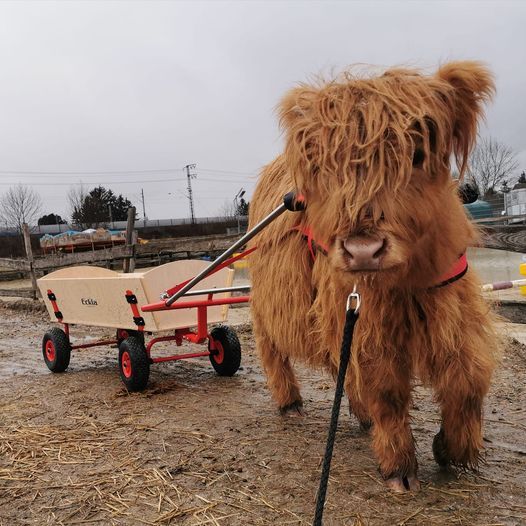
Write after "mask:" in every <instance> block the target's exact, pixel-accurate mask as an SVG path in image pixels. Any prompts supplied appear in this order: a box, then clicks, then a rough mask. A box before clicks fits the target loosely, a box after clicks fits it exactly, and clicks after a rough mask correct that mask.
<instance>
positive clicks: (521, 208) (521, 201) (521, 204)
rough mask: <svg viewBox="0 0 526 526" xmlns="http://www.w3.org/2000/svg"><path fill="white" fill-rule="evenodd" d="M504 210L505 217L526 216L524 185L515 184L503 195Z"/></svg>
mask: <svg viewBox="0 0 526 526" xmlns="http://www.w3.org/2000/svg"><path fill="white" fill-rule="evenodd" d="M504 209H505V211H506V215H507V216H518V215H524V214H526V183H517V184H516V185H515V186H514V187H513V189H512V190H510V191H509V192H508V193H507V194H504Z"/></svg>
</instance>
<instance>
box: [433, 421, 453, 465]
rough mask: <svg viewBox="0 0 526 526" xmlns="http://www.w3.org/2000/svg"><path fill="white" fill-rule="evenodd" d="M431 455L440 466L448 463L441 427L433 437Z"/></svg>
mask: <svg viewBox="0 0 526 526" xmlns="http://www.w3.org/2000/svg"><path fill="white" fill-rule="evenodd" d="M433 457H434V458H435V462H436V463H437V464H438V465H439V466H440V467H442V468H445V467H447V466H448V465H449V463H450V458H449V455H448V452H447V447H446V444H445V443H444V431H443V430H442V429H441V430H440V431H439V432H438V433H437V434H436V435H435V438H433Z"/></svg>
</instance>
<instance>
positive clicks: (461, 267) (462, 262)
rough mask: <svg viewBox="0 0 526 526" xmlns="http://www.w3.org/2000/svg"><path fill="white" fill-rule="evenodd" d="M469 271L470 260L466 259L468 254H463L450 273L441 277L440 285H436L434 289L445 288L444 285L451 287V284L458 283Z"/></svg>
mask: <svg viewBox="0 0 526 526" xmlns="http://www.w3.org/2000/svg"><path fill="white" fill-rule="evenodd" d="M467 271H468V258H467V257H466V253H465V252H464V254H462V255H461V256H460V257H459V258H458V259H457V260H456V261H455V263H454V265H453V266H452V267H451V269H450V270H449V272H446V273H445V274H443V275H442V276H440V281H439V283H438V285H435V286H434V287H433V288H434V289H437V288H439V287H443V286H444V285H449V284H450V283H453V282H454V281H457V279H460V278H461V277H462V276H464V274H465V273H466V272H467Z"/></svg>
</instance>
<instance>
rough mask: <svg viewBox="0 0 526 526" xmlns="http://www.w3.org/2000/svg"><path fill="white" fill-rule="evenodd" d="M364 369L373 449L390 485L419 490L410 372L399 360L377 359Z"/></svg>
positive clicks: (399, 489)
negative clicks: (411, 406) (411, 407)
mask: <svg viewBox="0 0 526 526" xmlns="http://www.w3.org/2000/svg"><path fill="white" fill-rule="evenodd" d="M375 362H376V363H375V364H374V366H373V367H371V368H370V369H369V370H365V371H362V382H363V383H362V385H363V387H362V389H363V391H366V392H367V400H368V402H369V403H368V410H369V414H370V416H371V419H372V422H373V428H372V439H373V450H374V452H375V454H376V457H377V459H378V462H379V469H380V473H381V475H382V477H383V478H384V480H385V482H386V484H387V486H388V487H389V488H390V489H392V490H393V491H396V492H404V491H410V490H414V491H417V490H419V489H420V483H419V481H418V478H417V467H418V466H417V461H416V455H415V443H414V439H413V434H412V432H411V427H410V425H409V407H410V399H411V385H410V372H409V367H408V366H407V364H405V366H404V364H401V363H400V360H398V359H396V358H395V359H393V358H389V359H385V358H384V359H381V360H378V361H377V360H375Z"/></svg>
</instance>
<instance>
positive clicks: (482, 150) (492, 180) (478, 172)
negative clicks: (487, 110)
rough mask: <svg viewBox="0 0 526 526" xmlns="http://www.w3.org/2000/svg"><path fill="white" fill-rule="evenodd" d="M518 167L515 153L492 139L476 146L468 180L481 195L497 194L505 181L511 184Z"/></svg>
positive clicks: (470, 162)
mask: <svg viewBox="0 0 526 526" xmlns="http://www.w3.org/2000/svg"><path fill="white" fill-rule="evenodd" d="M518 166H519V163H518V162H517V158H516V156H515V153H514V151H513V150H512V149H511V148H509V147H508V146H506V145H505V144H502V143H500V142H498V141H497V140H495V139H492V138H491V137H490V138H488V139H482V140H481V141H480V142H479V143H478V144H477V145H476V146H475V148H474V150H473V153H472V154H471V157H470V159H469V171H468V178H469V179H471V180H472V181H473V182H474V183H475V184H476V186H477V188H478V191H479V194H480V195H481V196H486V195H487V194H490V193H494V192H496V191H497V190H498V189H499V188H500V186H501V185H502V184H503V183H504V181H506V182H507V183H508V184H510V183H511V182H512V179H514V176H513V172H514V171H515V170H516V169H517V167H518Z"/></svg>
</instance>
